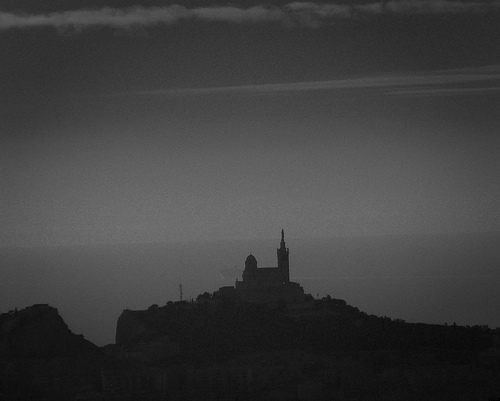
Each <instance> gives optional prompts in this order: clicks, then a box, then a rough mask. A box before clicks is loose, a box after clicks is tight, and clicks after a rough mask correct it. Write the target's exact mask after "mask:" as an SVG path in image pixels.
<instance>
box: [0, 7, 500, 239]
mask: <svg viewBox="0 0 500 401" xmlns="http://www.w3.org/2000/svg"><path fill="white" fill-rule="evenodd" d="M228 4H229V3H228ZM228 4H223V3H220V4H219V3H217V4H216V3H211V2H206V1H190V2H184V3H172V2H166V1H159V0H158V1H146V2H141V3H135V2H133V1H128V0H127V1H119V0H117V1H83V0H82V1H72V2H63V1H46V2H43V4H42V3H40V2H38V1H29V0H24V1H19V0H16V1H5V0H4V1H2V3H1V4H0V48H1V49H2V54H3V56H2V57H1V60H0V93H1V95H0V102H1V104H0V113H1V115H0V133H1V139H0V141H1V146H0V152H1V161H0V167H1V176H0V185H1V188H2V191H1V195H0V196H1V197H0V202H1V208H0V219H1V221H2V224H1V228H0V244H2V245H12V244H14V245H23V246H32V245H40V244H64V243H71V244H75V243H76V244H77V243H89V242H90V243H101V242H105V243H115V242H120V243H123V242H125V243H127V242H162V241H167V242H176V241H191V240H194V241H195V240H207V239H245V238H247V239H248V238H269V237H270V236H272V234H271V233H274V232H275V231H276V230H277V229H278V230H280V229H281V228H282V227H283V228H286V229H287V232H289V233H291V235H292V236H293V235H295V236H301V237H314V236H316V237H318V236H319V237H324V236H338V235H341V236H346V235H347V236H349V235H359V234H369V235H379V234H393V233H434V232H452V233H453V232H482V231H497V230H498V229H499V227H500V214H499V213H498V204H499V200H500V176H499V172H500V168H499V167H500V157H498V156H499V150H500V142H499V135H498V133H499V127H500V113H498V112H497V111H498V110H499V109H500V108H499V105H500V96H499V95H500V24H499V23H498V22H499V16H500V2H498V1H488V2H486V1H474V2H467V1H466V2H455V1H401V2H399V1H389V2H384V3H379V2H366V1H363V2H347V1H343V2H337V3H334V2H329V3H314V2H292V3H287V2H277V3H259V2H245V3H244V4H243V3H241V4H240V3H234V2H232V3H230V5H228Z"/></svg>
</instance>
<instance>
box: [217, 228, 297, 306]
mask: <svg viewBox="0 0 500 401" xmlns="http://www.w3.org/2000/svg"><path fill="white" fill-rule="evenodd" d="M276 253H277V257H278V266H277V267H258V266H257V259H256V258H255V256H253V255H252V254H250V255H248V257H247V258H246V260H245V270H244V271H243V277H242V278H243V281H238V280H236V283H235V286H234V287H232V286H228V287H221V288H219V290H218V291H216V292H215V293H214V296H216V297H226V298H230V299H235V300H240V301H244V302H257V303H266V302H278V301H281V300H283V301H285V302H286V303H300V302H304V300H305V295H304V289H303V288H302V287H301V286H300V285H299V284H298V283H294V282H291V281H290V265H289V254H290V250H289V249H288V248H287V247H286V244H285V233H284V230H281V242H280V247H279V248H278V249H277V252H276Z"/></svg>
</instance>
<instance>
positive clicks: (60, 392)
mask: <svg viewBox="0 0 500 401" xmlns="http://www.w3.org/2000/svg"><path fill="white" fill-rule="evenodd" d="M277 256H278V266H277V267H268V268H260V267H258V266H257V260H256V259H255V257H253V255H251V256H249V257H247V260H246V264H245V271H244V272H243V281H238V280H237V281H236V283H235V286H234V287H231V286H225V287H222V288H220V289H219V290H217V291H215V292H214V293H209V292H204V293H202V294H200V295H198V296H197V297H196V298H195V299H194V300H191V301H179V302H172V301H169V302H167V303H166V304H165V305H162V306H159V305H156V304H154V305H151V306H150V307H149V308H148V309H146V310H129V309H125V310H123V312H122V313H121V315H120V316H119V317H118V321H117V324H116V341H115V344H110V345H107V346H105V347H102V348H98V347H96V346H95V345H94V344H92V343H90V342H89V341H87V340H85V339H84V338H83V336H81V335H75V334H73V333H72V332H71V331H70V330H69V329H68V327H67V325H66V323H65V322H64V321H63V319H62V318H61V317H60V316H59V314H58V311H57V309H56V308H54V307H51V306H49V305H47V304H37V305H33V306H31V307H27V308H25V309H22V310H20V311H17V310H14V311H10V312H9V313H5V314H2V315H0V378H1V379H0V399H2V400H3V399H5V400H19V399H21V400H34V399H36V400H68V399H69V400H72V399H73V400H160V399H169V400H170V399H173V400H206V399H214V400H219V399H231V400H332V399H336V400H337V399H338V400H372V399H383V400H396V399H397V400H401V399H402V400H405V399H407V400H413V399H426V400H456V399H463V400H478V401H486V400H493V399H498V398H499V397H500V339H499V335H500V332H499V330H498V329H496V330H492V329H490V328H489V327H487V326H472V327H470V326H459V325H456V324H451V325H446V324H445V325H437V324H422V323H407V322H405V321H403V320H400V319H391V318H389V317H385V316H384V317H378V316H375V315H368V314H367V313H365V312H363V311H360V310H359V309H358V308H356V307H354V306H351V305H349V304H348V303H347V302H346V301H345V300H342V299H335V298H332V297H330V296H326V297H324V298H322V299H314V298H313V297H312V296H311V295H309V294H305V293H304V291H303V289H302V287H301V286H300V284H298V283H293V282H291V281H290V279H289V271H290V265H289V249H288V248H286V247H285V243H284V233H283V232H282V235H281V243H280V247H279V248H278V249H277Z"/></svg>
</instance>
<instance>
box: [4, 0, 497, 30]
mask: <svg viewBox="0 0 500 401" xmlns="http://www.w3.org/2000/svg"><path fill="white" fill-rule="evenodd" d="M499 11H500V0H495V1H469V2H462V1H450V0H414V1H384V2H374V3H369V4H352V5H345V4H322V3H313V2H292V3H289V4H286V5H284V6H272V5H271V6H264V5H260V6H253V7H249V8H243V7H238V6H222V7H219V6H217V7H198V8H186V7H184V6H182V5H175V4H174V5H169V6H165V7H142V6H136V7H130V8H126V9H118V8H110V7H104V8H101V9H94V10H91V9H82V10H71V11H61V12H54V13H47V14H25V13H5V12H0V30H7V29H30V28H43V27H52V28H56V29H61V30H64V29H75V30H82V29H85V28H90V27H110V28H114V29H129V28H134V27H135V28H137V27H152V26H158V25H172V24H176V23H180V22H186V21H205V22H225V23H233V24H242V23H246V24H257V23H273V22H274V23H280V24H283V25H287V26H308V27H320V26H322V25H324V24H329V23H332V22H335V21H336V20H348V19H360V18H370V17H377V16H381V15H436V14H452V15H453V14H464V13H482V14H484V13H489V12H499Z"/></svg>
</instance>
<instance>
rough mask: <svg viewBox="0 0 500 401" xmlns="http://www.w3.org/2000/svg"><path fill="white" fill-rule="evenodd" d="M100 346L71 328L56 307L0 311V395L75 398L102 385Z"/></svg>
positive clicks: (44, 305)
mask: <svg viewBox="0 0 500 401" xmlns="http://www.w3.org/2000/svg"><path fill="white" fill-rule="evenodd" d="M103 362H104V356H103V354H102V352H101V350H100V349H99V348H98V347H97V346H95V345H94V344H92V343H91V342H89V341H87V340H85V339H84V338H83V336H82V335H76V334H74V333H72V332H71V331H70V330H69V329H68V326H67V325H66V323H65V322H64V320H63V319H62V318H61V316H60V315H59V313H58V311H57V309H56V308H53V307H51V306H49V305H47V304H38V305H33V306H30V307H27V308H25V309H22V310H20V311H17V310H15V311H10V312H9V313H4V314H2V315H0V399H2V400H4V399H6V400H9V399H37V400H55V399H72V398H75V397H77V396H79V397H81V396H82V395H85V394H88V393H92V392H97V391H99V389H100V377H99V375H100V368H101V366H102V365H103Z"/></svg>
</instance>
